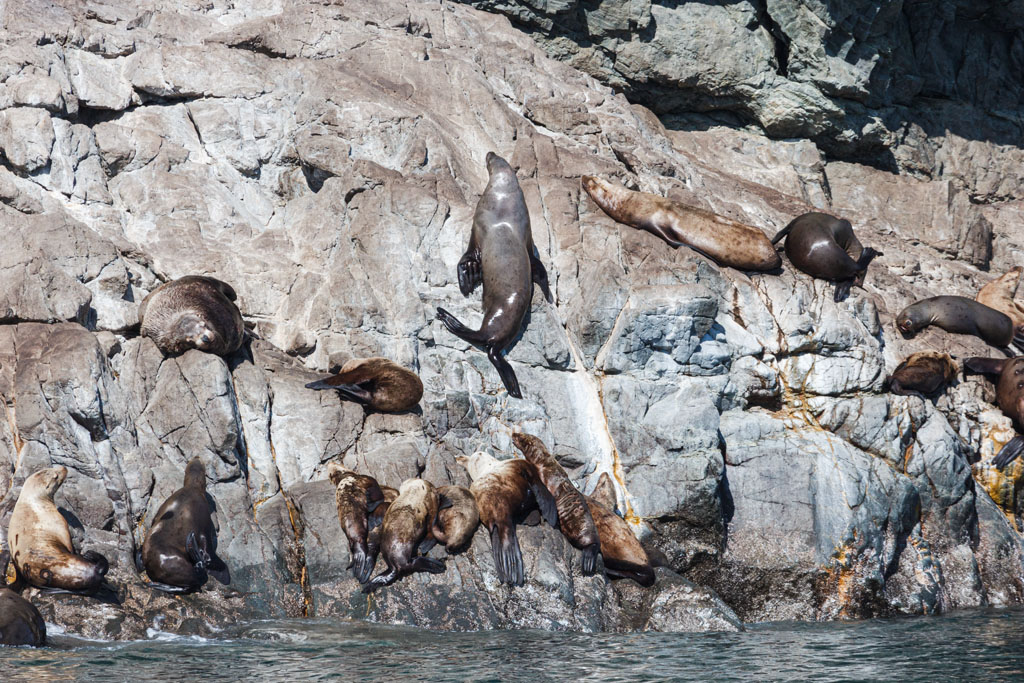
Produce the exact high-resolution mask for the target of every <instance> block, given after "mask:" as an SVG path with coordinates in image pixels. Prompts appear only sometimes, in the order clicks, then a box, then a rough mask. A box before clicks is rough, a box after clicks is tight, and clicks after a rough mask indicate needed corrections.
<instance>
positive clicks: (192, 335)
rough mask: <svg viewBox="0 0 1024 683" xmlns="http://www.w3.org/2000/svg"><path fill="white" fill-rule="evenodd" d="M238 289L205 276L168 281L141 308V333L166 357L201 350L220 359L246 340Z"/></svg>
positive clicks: (152, 293)
mask: <svg viewBox="0 0 1024 683" xmlns="http://www.w3.org/2000/svg"><path fill="white" fill-rule="evenodd" d="M234 301H235V290H234V289H232V288H231V285H229V284H227V283H226V282H221V281H220V280H218V279H216V278H212V277H206V276H204V275H186V276H185V277H181V278H178V279H177V280H172V281H171V282H165V283H164V284H162V285H160V286H159V287H157V288H156V289H154V290H153V291H152V292H150V293H149V295H148V296H147V297H146V298H145V299H143V300H142V305H140V306H139V322H140V323H141V326H140V332H141V334H142V336H144V337H149V338H150V339H152V340H153V342H154V343H155V344H156V345H157V348H159V349H160V350H161V351H162V352H163V353H165V354H179V353H185V352H186V351H188V350H189V349H199V350H200V351H205V352H207V353H214V354H217V355H218V356H226V355H227V354H229V353H234V352H235V351H236V350H238V348H239V347H240V346H241V345H242V341H243V340H244V339H245V324H244V323H243V322H242V314H241V312H239V310H238V307H237V306H236V305H235V304H234Z"/></svg>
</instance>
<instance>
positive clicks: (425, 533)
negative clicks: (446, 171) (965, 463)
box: [0, 152, 1024, 645]
mask: <svg viewBox="0 0 1024 683" xmlns="http://www.w3.org/2000/svg"><path fill="white" fill-rule="evenodd" d="M486 164H487V170H488V174H489V182H488V184H487V187H486V189H485V190H484V192H483V195H482V196H481V198H480V200H479V202H478V204H477V207H476V212H475V214H474V217H473V226H472V232H471V235H470V240H469V246H468V248H467V249H466V252H465V254H464V255H463V256H462V258H461V259H460V260H459V263H458V266H457V275H458V282H459V288H460V290H461V292H462V294H463V295H464V296H468V295H469V294H471V293H472V292H473V291H474V290H475V289H476V287H477V286H479V285H480V284H483V320H482V322H481V324H480V327H479V329H477V330H473V329H470V328H469V327H467V326H466V325H464V324H463V323H462V322H460V321H459V320H458V319H457V318H455V316H453V315H452V314H451V313H449V312H448V311H446V310H445V309H444V308H440V307H439V308H438V309H437V317H438V319H439V320H440V321H441V322H442V323H443V325H444V326H445V327H446V328H447V329H448V330H450V331H451V332H452V333H453V334H455V335H456V336H458V337H460V338H461V339H463V340H465V341H467V342H469V343H471V344H478V345H481V346H483V347H484V348H486V350H487V354H488V358H489V359H490V361H491V363H492V364H493V365H494V367H495V369H496V370H497V372H498V375H499V376H500V378H501V380H502V383H503V384H504V386H505V388H506V389H507V391H508V393H509V394H510V395H511V396H514V397H517V398H518V397H521V396H522V392H521V389H520V386H519V382H518V380H517V378H516V375H515V372H514V371H513V369H512V367H511V365H510V364H509V363H508V361H507V360H505V358H504V357H503V355H502V353H503V351H505V350H506V349H507V347H508V346H509V345H510V344H511V343H512V342H513V341H514V340H515V338H516V337H517V336H518V335H519V333H520V328H521V327H522V324H523V321H524V319H525V317H526V314H527V312H528V311H529V309H530V305H531V300H532V294H533V293H532V287H533V284H534V283H536V284H538V285H539V286H540V288H541V290H542V292H543V293H544V296H545V298H546V299H547V300H548V301H549V302H551V301H552V296H551V291H550V288H549V284H548V275H547V270H546V269H545V267H544V265H543V264H542V263H541V261H540V259H539V257H538V255H537V251H536V248H535V247H534V244H533V237H532V232H531V228H530V216H529V211H528V209H527V206H526V201H525V198H524V196H523V192H522V189H521V188H520V186H519V182H518V180H517V178H516V174H515V171H514V170H513V169H512V167H511V166H509V164H508V163H507V162H506V161H505V160H504V159H502V158H501V157H499V156H498V155H496V154H494V153H493V152H490V153H488V154H487V157H486ZM582 186H583V189H584V190H585V191H586V192H587V194H588V195H590V197H591V198H592V199H593V200H594V201H595V202H596V204H597V205H598V206H599V207H600V208H601V209H602V210H603V211H604V212H605V213H607V214H608V215H609V216H610V217H612V218H613V219H615V220H616V221H619V222H621V223H625V224H627V225H630V226H632V227H635V228H638V229H642V230H646V231H649V232H651V233H653V234H654V235H656V236H658V237H660V238H662V239H663V240H665V241H666V242H668V243H669V244H670V245H671V246H672V247H673V248H675V247H679V246H681V245H686V246H689V247H690V248H692V249H694V250H695V251H697V252H699V253H701V254H703V255H705V256H707V257H708V258H710V259H712V260H713V261H715V262H716V263H718V264H720V265H723V266H730V267H734V268H739V269H743V270H751V271H762V272H768V271H777V270H778V269H779V268H780V267H781V264H782V259H781V258H780V256H779V254H778V252H777V250H776V247H775V246H774V245H775V244H776V243H778V242H779V241H780V240H782V239H783V238H785V239H786V243H785V251H786V255H787V257H788V258H789V260H790V262H791V263H792V264H793V265H794V266H796V267H797V268H798V269H799V270H801V271H803V272H805V273H807V274H809V275H811V276H812V277H815V278H819V279H825V280H829V281H832V282H835V283H836V287H835V295H834V296H835V299H836V300H837V301H839V300H841V299H842V298H844V297H845V296H847V294H848V292H849V290H850V287H851V286H852V285H857V286H862V285H863V281H864V276H865V273H866V271H867V268H868V264H869V263H870V262H871V261H872V259H873V258H875V257H876V256H879V255H880V254H879V252H877V251H875V250H874V249H872V248H870V247H864V246H863V245H862V244H861V243H860V241H859V240H858V239H857V237H856V236H855V235H854V232H853V227H852V225H851V224H850V222H849V221H848V220H845V219H841V218H835V217H833V216H829V215H827V214H823V213H816V212H812V213H806V214H803V215H801V216H798V217H797V218H795V219H794V220H793V221H791V222H790V223H789V224H788V225H787V226H786V227H785V228H783V229H782V230H781V231H780V232H779V233H778V234H777V235H776V236H775V237H774V239H772V240H769V239H768V238H767V237H766V236H765V234H764V233H763V232H762V231H761V230H760V229H758V228H756V227H753V226H748V225H744V224H742V223H740V222H738V221H735V220H732V219H729V218H725V217H722V216H718V215H715V214H713V213H711V212H708V211H705V210H703V209H699V208H696V207H692V206H687V205H685V204H681V203H679V202H675V201H672V200H669V199H666V198H663V197H659V196H657V195H652V194H647V193H643V192H636V191H632V190H629V189H627V188H625V187H622V186H620V185H616V184H614V183H611V182H608V181H605V180H602V179H599V178H596V177H593V176H584V177H583V179H582ZM1021 270H1022V269H1020V268H1017V269H1015V271H1011V273H1007V274H1006V275H1005V276H1003V277H1002V278H1000V279H999V280H997V281H995V282H993V283H991V284H989V285H987V286H986V287H985V288H983V289H982V291H981V292H980V293H979V295H978V299H977V301H973V300H970V299H966V298H964V297H934V298H931V299H926V300H924V301H920V302H917V303H915V304H913V305H911V306H909V307H907V308H906V309H905V310H904V311H903V312H902V313H900V315H899V316H898V318H897V327H898V328H899V329H900V331H901V332H903V333H904V334H907V335H910V334H913V333H915V332H916V331H918V330H920V329H922V328H924V327H926V326H928V325H937V326H939V327H942V328H944V329H946V330H948V331H952V332H958V333H968V334H975V335H977V336H979V337H981V338H982V339H984V340H985V341H987V342H988V343H990V344H993V345H996V346H1001V347H1005V346H1008V345H1009V344H1010V343H1011V342H1012V343H1014V344H1016V345H1018V346H1022V347H1024V307H1022V306H1021V305H1020V304H1017V303H1016V302H1015V301H1014V300H1013V296H1014V293H1015V291H1016V289H1017V286H1018V284H1019V281H1020V277H1021ZM235 299H236V295H235V291H234V290H233V289H232V288H231V286H229V285H228V284H226V283H224V282H221V281H220V280H217V279H215V278H212V277H207V276H194V275H190V276H185V277H182V278H179V279H177V280H174V281H171V282H167V283H164V284H162V285H160V286H159V287H157V288H156V289H154V290H153V291H152V292H151V293H150V294H149V295H148V296H147V297H146V298H145V299H144V300H143V302H142V304H141V306H140V307H139V320H140V333H141V334H142V335H143V336H146V337H149V338H150V339H152V341H153V342H154V343H155V344H156V346H157V347H158V348H159V349H160V350H161V351H162V352H163V353H164V354H167V355H174V354H180V353H184V352H185V351H187V350H189V349H198V350H200V351H204V352H208V353H215V354H219V355H228V354H231V353H234V352H235V351H237V350H238V349H239V348H241V346H242V344H243V342H244V341H245V339H246V337H247V336H251V332H248V331H247V330H246V327H245V324H244V321H243V319H242V315H241V312H240V311H239V309H238V307H237V306H236V305H235ZM965 365H966V366H967V367H968V368H969V369H971V370H973V371H975V372H981V373H987V374H992V375H998V376H999V384H998V401H999V405H1000V407H1001V408H1002V409H1003V410H1004V411H1005V412H1006V413H1007V414H1008V415H1010V416H1011V417H1012V418H1013V419H1014V421H1015V424H1016V428H1017V429H1018V431H1024V358H1016V359H987V358H972V359H968V360H967V362H966V363H965ZM956 372H957V367H956V364H955V363H954V362H953V361H952V359H951V358H949V356H948V355H945V354H940V353H935V352H929V353H921V354H914V355H913V356H911V357H910V358H908V359H907V360H906V361H904V363H902V364H901V365H900V366H899V367H898V368H897V369H896V371H895V372H894V373H893V376H892V377H891V378H890V381H889V388H890V390H891V391H893V392H895V393H919V394H922V395H933V394H935V393H937V392H938V391H940V390H941V389H942V388H943V387H944V386H945V385H946V384H947V383H948V382H949V381H951V380H952V378H953V377H954V376H955V374H956ZM306 386H307V387H308V388H311V389H334V390H336V391H337V392H338V393H339V395H340V396H341V397H342V398H345V399H348V400H352V401H356V402H359V403H361V404H363V405H364V406H366V408H367V409H370V410H377V411H384V412H402V411H406V410H409V409H411V408H413V407H414V406H415V405H416V404H417V403H418V402H419V401H420V399H421V398H422V395H423V383H422V382H421V381H420V378H419V377H418V376H417V375H416V374H415V373H414V372H412V371H410V370H408V369H406V368H403V367H401V366H399V365H397V364H395V363H393V362H392V361H390V360H388V359H386V358H368V359H354V360H351V361H349V362H348V363H346V364H345V365H344V366H343V367H342V368H341V370H340V372H338V373H337V374H335V375H333V376H331V377H328V378H325V379H322V380H319V381H316V382H312V383H309V384H307V385H306ZM513 442H514V444H515V445H516V447H517V448H518V449H519V450H520V451H521V452H522V454H523V456H524V457H523V458H522V459H519V458H513V459H510V460H504V461H499V460H497V459H495V458H494V457H493V456H491V455H489V454H487V453H484V452H477V453H474V454H473V455H472V456H468V457H466V456H459V457H458V458H456V460H457V461H458V462H459V463H460V464H462V465H463V466H464V467H465V468H466V469H467V471H468V474H469V476H470V478H471V480H472V484H471V486H470V488H469V489H465V488H463V487H459V486H441V487H436V486H434V485H433V484H432V483H431V482H428V481H425V480H423V479H408V480H406V481H404V482H402V484H401V486H400V487H399V488H398V489H397V490H396V489H394V488H390V487H387V486H382V485H380V484H379V483H378V482H377V481H376V480H375V479H374V478H373V477H370V476H368V475H365V474H359V473H356V472H353V471H351V470H348V469H346V468H344V467H342V466H341V465H339V464H337V463H330V464H329V466H328V477H329V479H330V481H331V482H332V484H333V485H334V486H335V502H336V505H337V510H338V518H339V522H340V524H341V528H342V530H343V531H344V533H345V536H346V539H347V541H348V545H349V551H350V556H351V560H352V562H351V565H350V568H351V570H352V573H353V575H354V576H355V578H356V579H357V580H358V581H359V582H360V583H361V584H364V588H363V590H364V591H365V592H372V591H374V590H377V589H379V588H381V587H383V586H387V585H389V584H391V583H393V582H395V581H397V580H399V579H400V578H401V577H403V576H405V575H408V574H410V573H414V572H431V573H439V572H443V571H445V562H444V560H439V559H434V558H430V557H427V556H426V555H425V553H426V552H427V551H429V550H430V548H431V547H432V546H433V545H434V544H436V543H442V544H444V545H445V547H446V549H447V552H448V553H450V554H451V553H457V552H460V551H461V550H463V549H465V548H466V547H467V546H468V545H469V543H470V541H471V539H472V538H473V535H474V533H475V531H476V528H477V526H479V525H480V524H482V525H483V526H484V528H485V529H486V530H487V532H488V534H489V536H490V542H491V551H492V555H493V559H494V565H495V570H496V573H497V575H498V578H499V580H500V581H501V582H502V583H506V584H509V585H513V586H516V585H522V584H523V582H524V581H525V570H524V563H523V557H522V551H521V549H520V546H519V541H518V539H517V536H516V526H517V524H520V523H538V521H539V519H541V518H542V519H543V520H545V521H547V522H548V523H549V524H550V525H551V526H553V527H557V528H558V529H560V531H561V532H562V533H563V534H564V535H565V537H566V538H567V539H568V541H569V543H570V544H571V545H572V546H574V547H575V548H577V549H579V550H580V551H581V553H582V555H581V570H582V572H583V573H584V574H586V575H591V574H594V573H596V572H597V568H598V564H597V558H598V556H599V555H600V556H601V558H602V564H603V567H604V571H605V573H606V575H608V576H609V577H612V578H630V579H633V580H635V581H636V582H638V583H640V584H641V585H644V586H650V585H652V584H653V583H654V580H655V574H654V570H653V566H654V562H652V556H651V555H649V554H648V552H647V551H646V550H645V549H644V547H643V546H642V545H641V544H640V542H639V541H638V540H637V538H636V536H635V535H634V534H633V531H632V529H631V528H630V526H629V525H628V524H627V523H626V522H625V521H624V520H623V519H622V518H621V517H620V516H619V515H618V514H617V510H616V504H615V501H616V496H615V489H614V485H613V484H612V481H611V479H610V477H609V476H608V474H607V473H604V474H602V476H601V479H600V481H599V482H598V486H597V488H596V489H595V490H594V492H593V493H591V494H590V495H584V494H583V493H582V492H581V491H580V490H579V488H577V486H576V485H575V484H574V483H573V482H572V481H571V479H570V478H569V476H568V474H567V473H566V472H565V470H564V469H563V468H562V467H561V465H560V464H559V463H558V462H557V461H556V459H555V458H554V457H553V456H552V455H551V453H549V452H548V450H547V449H546V448H545V447H544V444H543V443H542V442H541V441H540V440H539V439H538V438H536V437H534V436H531V435H528V434H524V433H516V434H514V435H513ZM1022 451H1024V437H1021V436H1018V437H1017V438H1015V439H1014V440H1013V441H1011V442H1009V443H1008V444H1006V445H1005V446H1004V447H1003V449H1002V451H1001V452H1000V453H999V455H998V456H997V459H996V464H997V466H999V467H1004V466H1005V465H1006V464H1008V463H1009V462H1010V461H1012V460H1013V459H1014V458H1016V457H1017V456H1018V455H1019V454H1020V453H1021V452H1022ZM67 474H68V472H67V469H66V468H64V467H51V468H47V469H43V470H40V471H38V472H35V473H33V474H32V475H31V476H29V477H28V478H27V479H26V481H25V484H24V485H23V487H22V490H21V493H20V496H19V498H18V501H17V503H16V505H15V508H14V511H13V513H12V516H11V522H10V528H9V529H8V536H7V537H8V545H9V547H10V551H11V559H13V562H14V568H15V577H16V580H15V584H14V586H12V587H10V588H8V587H3V588H0V607H2V611H0V644H35V645H39V644H42V643H43V642H45V625H44V624H43V621H42V619H41V617H40V616H39V613H38V611H37V610H36V609H35V607H34V606H32V604H31V603H29V602H28V601H26V600H25V599H24V598H22V597H21V596H20V595H18V593H17V592H16V591H17V590H18V589H19V588H21V587H23V586H24V585H25V584H30V585H32V586H35V587H37V588H39V589H41V590H43V591H49V592H76V593H86V594H92V593H94V592H95V591H97V590H98V589H100V588H101V587H103V586H105V585H106V581H105V578H104V577H105V575H106V573H107V569H108V563H107V560H106V558H104V557H103V556H102V555H100V554H98V553H96V552H93V551H86V552H83V553H76V552H75V550H74V548H73V545H72V541H71V536H70V533H69V531H68V527H67V522H66V521H65V520H64V518H63V516H62V515H61V514H60V512H59V511H58V510H57V507H56V505H55V504H54V502H53V496H54V493H55V492H56V491H57V489H58V488H59V487H60V486H61V484H62V483H64V480H65V479H66V477H67ZM206 476H207V475H206V469H205V467H204V465H203V463H202V461H201V460H200V459H199V458H198V457H196V458H193V459H192V460H191V461H190V462H189V463H188V464H187V466H186V468H185V473H184V482H183V485H182V487H181V488H180V489H178V490H177V491H175V492H174V493H173V494H171V496H170V497H168V498H167V500H166V501H164V503H163V504H162V505H161V506H160V508H159V509H158V510H157V513H156V516H155V517H154V520H153V523H152V525H151V527H150V529H149V531H148V533H147V534H146V537H145V540H144V542H143V544H142V547H141V549H139V550H138V551H137V553H136V555H135V564H136V567H137V569H138V571H139V572H140V574H141V573H142V572H145V573H146V574H147V575H148V577H149V581H148V582H147V583H146V585H147V586H149V587H151V588H154V589H157V590H161V591H165V592H170V593H189V592H192V591H196V590H199V589H201V588H202V587H203V586H204V585H205V583H206V582H207V580H208V577H209V576H214V577H215V578H217V579H218V580H219V581H221V582H223V583H228V582H229V581H230V576H229V572H228V568H227V565H226V564H225V563H224V561H223V560H221V558H219V557H218V556H217V552H216V551H217V538H216V529H215V525H214V523H213V518H212V508H211V499H210V498H209V495H208V494H207V491H206ZM379 554H382V555H383V556H384V561H385V564H386V565H387V569H386V570H385V571H383V572H382V573H380V574H378V575H377V576H376V577H373V578H371V576H372V573H373V570H374V567H375V565H376V561H377V557H378V555H379ZM0 559H2V561H3V565H4V566H3V568H4V569H6V566H7V563H8V559H7V553H6V552H5V553H4V555H3V556H2V557H0ZM12 589H13V590H12Z"/></svg>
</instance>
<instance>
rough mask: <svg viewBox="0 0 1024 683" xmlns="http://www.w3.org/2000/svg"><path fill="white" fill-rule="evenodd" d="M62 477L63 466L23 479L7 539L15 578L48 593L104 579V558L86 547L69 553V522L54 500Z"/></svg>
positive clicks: (86, 589)
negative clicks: (85, 549)
mask: <svg viewBox="0 0 1024 683" xmlns="http://www.w3.org/2000/svg"><path fill="white" fill-rule="evenodd" d="M67 476H68V469H67V468H66V467H49V468H47V469H43V470H39V471H38V472H35V473H33V474H32V475H30V476H29V478H28V479H26V480H25V484H24V485H23V486H22V488H21V494H20V495H19V496H18V502H17V503H15V504H14V512H13V513H11V523H10V526H9V527H8V529H7V542H8V543H9V544H10V547H11V556H12V558H13V559H14V568H15V571H16V572H17V575H18V578H19V579H23V580H25V581H27V582H29V583H30V584H32V585H33V586H36V587H38V588H41V589H43V590H44V591H46V592H51V593H57V592H63V593H90V592H92V591H94V590H96V589H97V588H98V587H99V586H100V584H101V583H103V577H104V576H106V574H107V567H108V564H107V558H105V557H103V556H102V555H100V554H99V553H97V552H94V551H91V550H88V551H86V552H84V553H82V554H81V555H78V554H76V553H75V551H74V547H73V546H72V543H71V532H70V531H69V530H68V523H67V522H66V521H65V520H64V516H63V515H61V514H60V512H59V511H58V510H57V506H56V504H54V502H53V496H54V494H55V493H57V489H59V488H60V486H61V484H63V483H64V480H65V479H67Z"/></svg>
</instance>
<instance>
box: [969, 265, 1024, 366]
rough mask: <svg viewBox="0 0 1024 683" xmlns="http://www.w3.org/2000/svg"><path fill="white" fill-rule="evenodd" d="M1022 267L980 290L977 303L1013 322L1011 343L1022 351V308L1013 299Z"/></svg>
mask: <svg viewBox="0 0 1024 683" xmlns="http://www.w3.org/2000/svg"><path fill="white" fill-rule="evenodd" d="M1022 275H1024V267H1021V266H1017V267H1016V268H1013V269H1011V270H1009V271H1007V272H1006V273H1004V274H1003V275H1002V276H1000V277H999V278H997V279H995V280H993V281H992V282H990V283H988V284H987V285H985V286H984V287H982V288H981V291H979V292H978V296H977V297H976V298H975V299H976V301H977V302H978V303H981V304H985V305H986V306H988V307H989V308H994V309H995V310H997V311H999V312H1000V313H1005V314H1006V315H1007V316H1008V317H1009V318H1010V320H1012V321H1013V343H1014V345H1015V346H1016V347H1017V348H1019V349H1021V350H1022V351H1024V306H1022V305H1021V304H1020V303H1018V302H1017V301H1016V299H1014V296H1016V294H1017V288H1018V287H1020V281H1021V276H1022Z"/></svg>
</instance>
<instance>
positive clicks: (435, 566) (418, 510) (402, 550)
mask: <svg viewBox="0 0 1024 683" xmlns="http://www.w3.org/2000/svg"><path fill="white" fill-rule="evenodd" d="M438 504H439V503H438V497H437V490H436V489H435V488H434V485H433V484H431V483H430V482H429V481H424V480H423V479H407V480H406V481H404V482H402V486H401V488H399V489H398V497H397V498H395V500H394V502H392V503H391V504H390V505H389V506H388V511H387V512H386V513H385V514H384V523H383V525H382V526H383V528H382V530H381V537H380V548H381V554H382V555H384V561H385V562H386V563H387V565H388V571H386V572H383V573H381V574H378V575H377V576H376V577H375V578H374V579H373V581H370V583H368V584H366V586H365V587H364V588H363V592H364V593H372V592H373V591H375V590H377V589H378V588H381V587H383V586H387V585H390V584H392V583H394V582H395V581H397V580H398V579H400V578H402V577H403V576H405V575H407V574H412V573H413V572H429V573H431V574H441V573H443V572H444V560H435V559H433V558H430V557H426V556H425V555H418V554H417V553H419V552H421V551H423V550H427V549H429V548H430V546H432V545H433V544H434V538H433V537H432V536H431V534H430V529H431V527H432V526H433V524H434V518H436V517H437V509H438Z"/></svg>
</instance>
